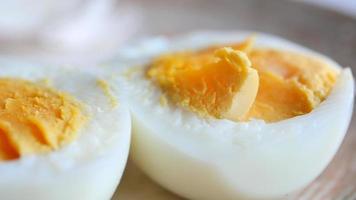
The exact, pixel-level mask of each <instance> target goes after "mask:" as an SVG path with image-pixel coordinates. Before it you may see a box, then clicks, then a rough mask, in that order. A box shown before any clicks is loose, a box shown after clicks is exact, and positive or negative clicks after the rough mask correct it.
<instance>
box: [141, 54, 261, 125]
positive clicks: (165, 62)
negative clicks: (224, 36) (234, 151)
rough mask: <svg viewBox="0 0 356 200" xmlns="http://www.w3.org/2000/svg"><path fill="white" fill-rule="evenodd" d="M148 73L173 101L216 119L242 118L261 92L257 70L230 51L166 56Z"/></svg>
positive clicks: (154, 63) (247, 60)
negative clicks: (258, 92) (259, 90)
mask: <svg viewBox="0 0 356 200" xmlns="http://www.w3.org/2000/svg"><path fill="white" fill-rule="evenodd" d="M147 74H148V76H149V77H150V78H151V79H153V80H155V81H156V82H157V83H158V84H159V85H160V86H161V87H162V88H163V89H164V91H165V92H166V93H167V95H168V96H169V97H170V98H171V99H172V100H173V101H174V102H176V103H178V104H180V105H182V106H184V107H187V108H190V109H192V110H194V111H196V112H197V113H199V114H201V115H204V116H206V115H212V116H214V117H217V118H229V119H236V120H238V119H239V118H241V117H243V116H244V115H245V114H246V113H247V112H248V111H249V108H250V107H251V105H252V103H253V101H254V99H255V97H256V94H257V90H258V75H257V71H256V70H254V69H253V68H252V67H251V63H250V61H249V59H248V58H247V56H246V54H245V53H243V52H242V51H236V50H233V49H231V48H220V49H217V50H216V51H214V53H213V54H211V55H210V54H205V53H192V52H186V53H178V54H170V55H165V56H162V57H159V58H158V59H156V60H155V61H153V63H152V64H151V67H150V68H149V70H148V72H147Z"/></svg>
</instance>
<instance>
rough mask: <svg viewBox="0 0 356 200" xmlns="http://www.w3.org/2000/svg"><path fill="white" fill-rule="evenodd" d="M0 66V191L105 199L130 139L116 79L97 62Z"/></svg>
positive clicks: (39, 197)
mask: <svg viewBox="0 0 356 200" xmlns="http://www.w3.org/2000/svg"><path fill="white" fill-rule="evenodd" d="M0 68H1V70H0V140H1V142H0V177H1V178H0V199H7V200H20V199H21V200H33V199H36V200H48V199H51V200H56V199H58V200H63V199H66V200H78V199H86V200H104V199H110V198H111V196H112V194H113V193H114V191H115V189H116V187H117V185H118V183H119V180H120V178H121V175H122V173H123V170H124V166H125V164H126V160H127V156H128V150H129V143H130V131H131V124H130V123H131V121H130V115H129V111H128V109H127V108H126V107H125V106H124V105H125V104H124V102H123V101H122V100H121V99H122V98H121V95H122V91H121V90H120V87H118V86H116V88H117V90H113V89H111V87H110V85H109V84H108V83H106V82H105V74H104V73H103V72H101V71H98V70H96V71H95V72H93V71H90V70H82V69H70V68H66V67H51V66H45V65H43V64H41V65H39V64H31V63H29V62H26V61H18V59H9V58H6V59H5V58H2V59H0Z"/></svg>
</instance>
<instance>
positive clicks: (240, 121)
mask: <svg viewBox="0 0 356 200" xmlns="http://www.w3.org/2000/svg"><path fill="white" fill-rule="evenodd" d="M253 35H254V33H251V32H239V31H238V32H197V33H191V34H187V35H183V36H177V37H158V38H154V39H151V40H146V41H142V42H139V43H138V44H135V45H131V46H128V47H126V48H122V50H121V51H120V53H119V55H118V58H117V60H118V61H119V62H117V63H120V65H122V66H126V67H127V69H125V70H122V68H120V70H122V71H123V72H122V77H123V79H124V80H125V81H126V83H125V84H126V87H127V89H128V91H129V92H128V96H127V98H128V99H129V106H130V109H131V113H132V120H133V138H132V140H133V141H132V148H131V150H132V152H131V155H132V158H133V160H134V161H135V163H136V164H137V165H138V166H139V167H140V168H141V169H142V170H143V171H144V172H145V173H146V174H147V175H148V176H149V177H151V178H152V179H153V180H155V181H156V182H158V183H159V184H160V185H162V186H163V187H165V188H167V189H169V190H170V191H172V192H174V193H176V194H179V195H181V196H183V197H186V198H190V199H275V198H283V197H286V195H288V194H291V193H293V192H295V191H298V190H300V189H302V188H303V187H305V186H306V185H307V184H308V183H310V182H311V181H312V180H314V179H315V178H316V177H317V176H318V175H319V174H320V173H321V172H322V171H323V170H324V169H325V167H326V166H327V165H328V163H329V162H330V160H331V159H332V158H333V156H334V154H335V152H336V151H337V149H338V147H339V146H340V144H341V142H342V140H343V138H344V136H345V134H346V131H347V128H348V125H349V122H350V118H351V114H352V107H353V98H354V81H353V76H352V73H351V70H350V69H349V68H342V67H341V66H340V65H338V64H337V63H336V62H334V61H332V60H331V59H329V58H327V57H325V56H323V55H321V54H319V53H316V52H314V51H312V50H310V49H307V48H305V47H302V46H300V45H297V44H294V43H292V42H289V41H287V40H284V39H281V38H278V37H276V36H272V35H267V34H262V33H257V34H256V35H255V36H253ZM113 65H115V64H113ZM116 67H117V66H116ZM124 68H125V67H124ZM116 69H118V67H117V68H116ZM113 70H115V66H114V67H113Z"/></svg>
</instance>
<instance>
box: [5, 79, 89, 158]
mask: <svg viewBox="0 0 356 200" xmlns="http://www.w3.org/2000/svg"><path fill="white" fill-rule="evenodd" d="M85 120H86V117H85V116H84V115H83V113H82V110H81V105H80V104H79V103H78V102H77V101H76V100H74V99H73V98H72V97H71V96H69V95H68V94H64V93H61V92H58V91H56V90H54V89H51V88H48V87H44V86H41V85H39V84H36V83H33V82H30V81H25V80H20V79H12V78H0V161H1V160H12V159H17V158H20V157H21V156H24V155H31V154H36V153H45V152H49V151H51V150H55V149H58V148H59V147H61V146H62V145H65V144H68V143H70V142H71V141H73V140H74V139H75V138H76V137H77V132H78V130H79V129H80V128H81V127H82V126H83V124H84V123H85Z"/></svg>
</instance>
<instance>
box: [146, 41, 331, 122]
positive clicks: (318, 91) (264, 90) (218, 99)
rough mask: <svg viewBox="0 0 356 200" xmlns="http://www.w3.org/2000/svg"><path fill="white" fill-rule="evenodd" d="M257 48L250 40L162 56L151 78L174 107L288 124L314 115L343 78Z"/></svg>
mask: <svg viewBox="0 0 356 200" xmlns="http://www.w3.org/2000/svg"><path fill="white" fill-rule="evenodd" d="M253 43H254V37H249V38H247V39H246V40H245V41H243V42H241V43H236V44H230V45H225V46H229V48H227V47H224V46H212V47H208V48H205V49H202V50H199V51H195V52H180V53H171V54H166V55H162V56H159V57H158V58H156V59H154V60H153V62H152V63H151V64H150V65H149V68H148V71H147V75H148V77H149V78H150V79H151V80H153V81H154V82H155V83H157V84H158V85H159V86H160V87H161V89H162V90H163V92H164V93H165V94H166V95H167V96H168V97H169V99H171V100H173V102H175V103H177V104H179V105H182V106H184V107H187V108H189V109H190V110H192V111H194V112H197V113H203V114H204V115H210V116H214V117H217V118H227V119H232V120H235V121H247V120H250V119H262V120H264V121H266V122H275V121H280V120H283V119H288V118H291V117H294V116H298V115H302V114H306V113H309V112H310V111H312V110H313V109H314V108H315V107H316V106H317V105H319V104H320V102H322V101H323V100H324V99H325V98H326V97H327V95H328V94H329V92H330V90H331V88H332V86H333V85H334V83H335V81H336V78H337V71H336V70H334V69H332V68H331V67H330V66H329V65H328V64H327V63H325V62H323V61H321V60H320V59H318V58H315V57H312V56H307V55H304V54H299V53H295V52H289V51H284V50H277V49H263V48H254V47H253ZM230 47H231V48H230ZM234 60H239V61H238V62H237V61H235V62H234ZM251 63H252V64H251ZM256 71H257V72H258V75H257V73H256Z"/></svg>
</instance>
